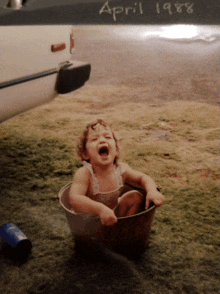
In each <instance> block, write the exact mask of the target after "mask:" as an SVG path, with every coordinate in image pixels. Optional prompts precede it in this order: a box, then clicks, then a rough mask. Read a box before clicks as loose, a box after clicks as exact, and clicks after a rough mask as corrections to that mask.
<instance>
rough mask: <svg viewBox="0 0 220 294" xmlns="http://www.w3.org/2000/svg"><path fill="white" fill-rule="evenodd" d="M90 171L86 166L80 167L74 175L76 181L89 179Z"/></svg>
mask: <svg viewBox="0 0 220 294" xmlns="http://www.w3.org/2000/svg"><path fill="white" fill-rule="evenodd" d="M89 178H90V171H89V170H88V168H86V167H85V166H82V167H80V168H79V169H78V170H77V171H76V172H75V174H74V179H84V180H85V179H89Z"/></svg>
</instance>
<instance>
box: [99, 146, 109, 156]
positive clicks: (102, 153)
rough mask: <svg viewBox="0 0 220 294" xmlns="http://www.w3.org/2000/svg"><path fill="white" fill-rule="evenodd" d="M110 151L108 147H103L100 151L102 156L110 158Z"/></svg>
mask: <svg viewBox="0 0 220 294" xmlns="http://www.w3.org/2000/svg"><path fill="white" fill-rule="evenodd" d="M108 153H109V150H108V147H107V146H103V147H101V148H100V149H99V155H100V156H108Z"/></svg>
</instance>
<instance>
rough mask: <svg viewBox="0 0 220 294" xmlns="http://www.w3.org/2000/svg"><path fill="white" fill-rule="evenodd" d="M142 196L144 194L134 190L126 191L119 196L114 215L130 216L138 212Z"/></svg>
mask: <svg viewBox="0 0 220 294" xmlns="http://www.w3.org/2000/svg"><path fill="white" fill-rule="evenodd" d="M143 198H144V196H143V195H142V194H141V193H140V192H138V191H136V190H132V191H129V192H126V193H125V194H124V195H122V196H121V197H120V198H119V204H118V207H117V209H116V211H115V214H116V216H117V217H122V216H130V215H134V214H136V213H138V212H140V206H141V204H142V202H143Z"/></svg>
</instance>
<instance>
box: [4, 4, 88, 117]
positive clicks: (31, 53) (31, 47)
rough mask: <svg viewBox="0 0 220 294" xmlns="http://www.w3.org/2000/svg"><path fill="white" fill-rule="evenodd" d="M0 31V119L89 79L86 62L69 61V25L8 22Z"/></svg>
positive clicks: (71, 39) (70, 47) (49, 98)
mask: <svg viewBox="0 0 220 294" xmlns="http://www.w3.org/2000/svg"><path fill="white" fill-rule="evenodd" d="M3 9H9V8H3ZM0 30H1V33H0V66H1V71H0V122H2V121H5V120H7V119H9V118H11V117H13V116H15V115H16V114H19V113H21V112H24V111H26V110H28V109H30V108H33V107H36V106H38V105H41V104H43V103H46V102H48V101H50V100H52V99H53V98H55V97H56V96H57V95H58V94H59V93H60V94H64V93H68V92H71V91H73V90H75V89H78V88H79V87H81V86H83V85H84V83H85V82H86V81H87V80H88V79H89V75H90V70H91V66H90V64H88V63H85V62H79V61H73V60H70V59H71V57H72V53H73V52H74V50H73V49H74V32H73V28H72V26H71V25H31V26H28V25H11V26H10V25H8V26H1V27H0Z"/></svg>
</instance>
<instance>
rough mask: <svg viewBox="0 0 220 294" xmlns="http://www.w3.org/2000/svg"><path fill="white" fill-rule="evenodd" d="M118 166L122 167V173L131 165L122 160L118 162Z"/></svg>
mask: <svg viewBox="0 0 220 294" xmlns="http://www.w3.org/2000/svg"><path fill="white" fill-rule="evenodd" d="M118 166H119V167H120V169H121V173H122V174H123V173H125V172H126V170H127V169H128V168H129V165H128V164H127V163H125V162H121V161H120V162H119V163H118Z"/></svg>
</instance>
